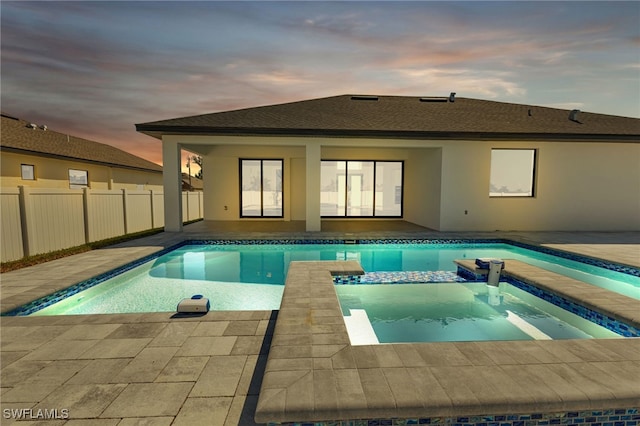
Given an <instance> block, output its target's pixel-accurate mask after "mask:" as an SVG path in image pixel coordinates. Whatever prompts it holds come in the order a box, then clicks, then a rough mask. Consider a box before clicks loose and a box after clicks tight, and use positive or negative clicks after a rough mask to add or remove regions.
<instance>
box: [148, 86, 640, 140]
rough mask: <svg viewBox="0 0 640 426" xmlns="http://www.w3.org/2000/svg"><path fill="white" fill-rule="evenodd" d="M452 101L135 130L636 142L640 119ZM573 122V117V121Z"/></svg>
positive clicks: (349, 99)
mask: <svg viewBox="0 0 640 426" xmlns="http://www.w3.org/2000/svg"><path fill="white" fill-rule="evenodd" d="M571 114H572V111H570V110H563V109H556V108H547V107H540V106H531V105H520V104H511V103H505V102H494V101H486V100H479V99H468V98H454V97H453V96H452V97H442V98H436V97H423V98H420V97H409V96H368V95H341V96H333V97H328V98H320V99H311V100H306V101H299V102H291V103H285V104H278V105H268V106H261V107H255V108H247V109H240V110H234V111H226V112H218V113H213V114H204V115H196V116H192V117H183V118H174V119H170V120H162V121H154V122H149V123H142V124H137V125H136V130H138V131H139V132H142V133H145V134H148V135H150V136H153V137H156V138H161V136H162V135H163V134H212V135H216V134H218V135H309V136H314V135H318V136H351V137H405V138H456V137H458V138H472V139H483V138H491V139H494V138H497V139H500V138H503V139H504V138H514V137H517V138H520V139H523V138H524V139H532V138H533V139H536V138H543V137H544V138H558V139H615V140H634V141H637V140H638V138H639V137H640V119H637V118H628V117H619V116H613V115H605V114H594V113H587V112H577V113H574V114H575V115H574V116H572V115H571ZM570 116H571V117H572V118H573V120H572V119H570Z"/></svg>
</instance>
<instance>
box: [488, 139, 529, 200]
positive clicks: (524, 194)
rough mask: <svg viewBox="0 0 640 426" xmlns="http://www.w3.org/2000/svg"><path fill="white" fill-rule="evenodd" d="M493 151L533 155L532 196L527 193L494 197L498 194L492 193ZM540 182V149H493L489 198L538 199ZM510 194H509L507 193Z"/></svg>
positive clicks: (490, 165)
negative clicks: (538, 184)
mask: <svg viewBox="0 0 640 426" xmlns="http://www.w3.org/2000/svg"><path fill="white" fill-rule="evenodd" d="M493 151H528V152H531V153H532V154H533V159H532V162H531V188H530V190H531V194H527V193H513V195H494V194H496V193H493V194H492V192H491V184H492V182H491V171H492V168H493ZM537 180H538V148H491V156H490V163H489V198H518V199H521V198H536V197H537V194H538V188H537ZM507 194H509V193H507Z"/></svg>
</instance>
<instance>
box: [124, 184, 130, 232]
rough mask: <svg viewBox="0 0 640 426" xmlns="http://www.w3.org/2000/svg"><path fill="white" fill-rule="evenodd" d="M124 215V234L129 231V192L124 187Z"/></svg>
mask: <svg viewBox="0 0 640 426" xmlns="http://www.w3.org/2000/svg"><path fill="white" fill-rule="evenodd" d="M122 217H123V218H124V234H125V235H127V234H128V233H129V228H130V226H129V194H128V191H127V189H126V188H123V189H122Z"/></svg>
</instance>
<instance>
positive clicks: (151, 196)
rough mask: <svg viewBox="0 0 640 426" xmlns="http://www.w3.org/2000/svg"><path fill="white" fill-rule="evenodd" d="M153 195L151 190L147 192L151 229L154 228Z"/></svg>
mask: <svg viewBox="0 0 640 426" xmlns="http://www.w3.org/2000/svg"><path fill="white" fill-rule="evenodd" d="M153 194H154V191H153V189H151V190H149V205H150V206H151V229H155V228H156V221H155V217H154V216H155V215H154V212H155V209H154V208H153Z"/></svg>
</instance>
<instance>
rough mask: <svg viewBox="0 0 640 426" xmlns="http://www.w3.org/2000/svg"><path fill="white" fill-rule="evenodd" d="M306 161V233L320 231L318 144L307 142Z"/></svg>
mask: <svg viewBox="0 0 640 426" xmlns="http://www.w3.org/2000/svg"><path fill="white" fill-rule="evenodd" d="M306 160H307V164H306V176H307V178H306V180H307V182H306V190H307V194H306V197H307V198H306V201H307V203H306V223H307V231H320V230H321V222H320V144H319V143H318V142H314V141H309V142H307V147H306Z"/></svg>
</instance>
